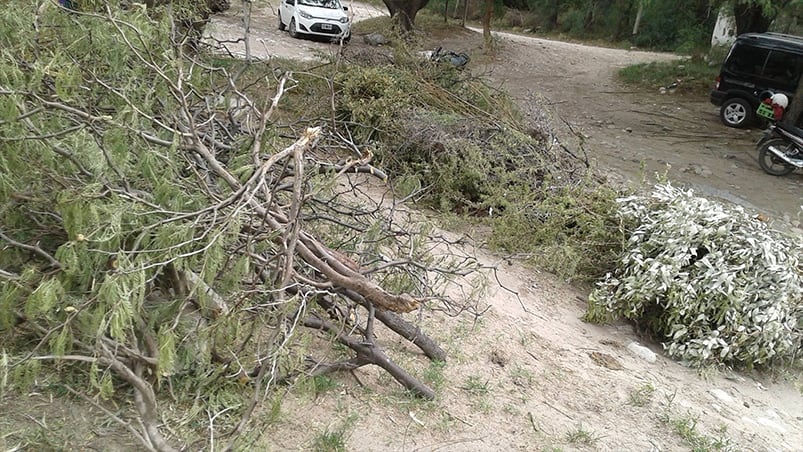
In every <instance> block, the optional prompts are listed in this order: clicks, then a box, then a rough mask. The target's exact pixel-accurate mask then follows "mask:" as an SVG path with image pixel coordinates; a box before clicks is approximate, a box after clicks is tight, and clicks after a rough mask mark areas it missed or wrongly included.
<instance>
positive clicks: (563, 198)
mask: <svg viewBox="0 0 803 452" xmlns="http://www.w3.org/2000/svg"><path fill="white" fill-rule="evenodd" d="M394 56H395V61H396V63H395V64H393V65H389V64H386V65H380V66H370V65H368V66H353V67H350V68H347V69H346V70H344V71H343V72H342V73H340V74H338V76H337V80H338V81H339V83H340V87H341V88H340V89H339V92H340V93H341V94H342V95H341V96H338V98H337V103H338V104H337V105H338V111H339V114H340V115H341V116H342V117H343V118H344V119H346V120H347V121H349V122H351V123H353V124H354V125H353V130H354V131H355V135H357V136H360V137H364V138H366V139H371V140H374V141H375V142H376V152H375V154H376V157H377V162H378V164H379V165H380V166H382V167H383V168H385V169H386V170H387V171H389V173H391V174H394V185H396V187H397V189H398V190H399V191H400V193H401V194H403V195H405V196H406V195H412V196H416V197H417V199H419V200H420V201H422V202H423V203H425V204H426V205H428V206H431V207H433V208H435V209H438V210H439V211H442V212H451V213H457V214H460V215H470V216H474V217H479V218H483V219H484V220H483V221H484V222H487V223H488V224H489V225H491V226H492V230H493V232H492V236H491V241H490V243H491V245H492V246H494V247H496V248H498V249H503V250H505V251H508V252H513V253H528V254H530V255H532V256H533V262H535V263H536V264H538V265H539V266H541V267H542V268H545V269H547V270H550V271H555V272H557V273H559V274H560V275H561V276H563V277H565V278H567V279H570V278H574V277H582V278H586V277H596V276H600V275H602V274H604V273H605V271H608V270H609V269H610V268H611V264H612V263H613V260H614V256H615V255H616V253H617V251H618V250H619V249H620V247H621V242H622V239H621V234H620V229H619V227H618V226H619V225H618V222H617V220H616V219H615V209H616V206H615V203H614V199H615V196H616V194H615V192H613V191H612V190H610V189H607V188H605V187H603V186H599V184H598V183H597V182H595V181H594V180H593V179H592V178H590V177H588V178H586V176H585V174H586V171H585V169H584V168H583V169H581V165H582V162H580V161H579V160H576V159H575V158H573V157H570V156H569V155H568V154H566V153H564V152H563V150H562V149H561V148H559V147H558V146H556V145H551V144H550V143H549V140H548V138H547V137H544V136H540V135H538V134H535V133H528V132H526V130H527V129H526V126H525V125H524V123H523V121H522V120H521V119H520V115H519V114H518V113H517V112H516V111H515V109H514V108H513V107H512V106H511V102H510V99H509V98H507V97H506V96H505V95H502V94H500V93H497V92H495V91H493V90H491V89H490V88H489V87H487V86H485V85H484V84H482V83H481V82H480V81H479V80H476V79H473V78H470V77H469V76H468V74H464V73H462V72H460V71H458V70H455V69H454V68H452V67H451V66H448V65H439V64H431V63H428V62H423V63H422V61H421V60H420V57H419V56H415V55H411V54H410V53H408V52H407V51H406V50H405V49H404V48H397V49H396V50H395V54H394ZM567 172H571V173H573V174H574V175H573V176H570V177H568V178H567V177H565V176H560V177H554V175H563V174H565V173H567ZM416 191H418V192H420V193H421V195H418V193H417V192H416ZM412 282H413V283H414V281H412ZM393 286H394V287H398V288H399V289H400V290H403V289H404V287H403V286H400V285H397V284H393Z"/></svg>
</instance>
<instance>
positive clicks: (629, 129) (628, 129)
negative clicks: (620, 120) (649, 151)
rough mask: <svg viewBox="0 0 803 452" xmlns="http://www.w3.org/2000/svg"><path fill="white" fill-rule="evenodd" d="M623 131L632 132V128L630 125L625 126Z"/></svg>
mask: <svg viewBox="0 0 803 452" xmlns="http://www.w3.org/2000/svg"><path fill="white" fill-rule="evenodd" d="M625 132H627V133H633V129H632V128H630V127H627V128H625Z"/></svg>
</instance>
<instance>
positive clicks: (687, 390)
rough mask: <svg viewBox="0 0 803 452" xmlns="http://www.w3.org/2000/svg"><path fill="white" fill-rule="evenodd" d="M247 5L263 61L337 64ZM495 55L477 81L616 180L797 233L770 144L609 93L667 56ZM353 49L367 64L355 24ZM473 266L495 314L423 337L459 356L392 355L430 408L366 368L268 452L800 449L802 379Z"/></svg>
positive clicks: (533, 50)
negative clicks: (724, 365)
mask: <svg viewBox="0 0 803 452" xmlns="http://www.w3.org/2000/svg"><path fill="white" fill-rule="evenodd" d="M272 1H274V2H275V1H276V0H272ZM255 5H257V6H256V10H255V11H254V15H253V18H252V33H253V36H252V39H253V41H252V44H251V49H252V52H254V53H256V54H258V55H259V56H260V57H263V58H269V57H272V56H281V57H293V58H305V59H306V58H316V57H320V56H326V55H335V54H336V53H337V51H338V49H337V47H336V46H334V45H331V44H329V43H324V42H315V41H309V40H294V39H291V38H289V37H288V36H287V35H286V33H280V32H278V30H276V24H275V22H276V20H277V19H276V16H275V13H274V12H273V11H274V9H273V8H272V7H271V6H270V4H267V5H266V3H264V2H263V3H255ZM351 11H352V12H354V13H355V14H357V19H359V18H361V17H367V16H370V15H376V14H386V13H385V12H384V11H382V10H378V9H376V8H372V7H370V6H366V5H360V4H353V5H352V7H351ZM239 14H240V12H239V11H237V10H236V9H232V10H231V11H229V12H228V13H227V14H226V15H225V16H221V17H218V18H216V20H215V21H214V23H213V26H212V27H211V28H210V33H211V34H212V35H213V36H216V37H226V36H229V37H231V35H234V36H236V35H237V33H240V34H241V33H242V32H241V31H238V27H239V24H240V23H241V19H240V16H239ZM497 41H498V43H499V49H500V50H499V53H498V54H497V56H496V57H495V58H493V59H492V60H489V59H488V58H475V61H486V62H485V63H482V64H480V63H474V62H472V63H471V64H472V68H471V69H472V70H473V71H475V72H476V73H483V74H485V76H486V77H488V78H489V80H491V81H492V82H493V83H496V84H498V85H499V86H500V87H502V88H504V89H506V90H508V91H509V92H510V93H511V94H512V95H513V96H514V97H515V98H516V99H517V101H518V102H519V103H520V104H521V105H522V106H523V107H525V109H526V106H527V105H528V104H529V103H531V102H534V101H535V102H541V103H543V104H544V105H546V106H547V107H548V110H549V111H550V112H551V114H552V115H553V116H554V124H555V127H556V128H558V129H559V130H560V131H561V133H562V136H563V138H564V139H565V141H566V142H567V143H568V144H570V145H571V144H573V145H575V146H580V145H581V146H582V147H583V149H584V150H585V152H586V153H587V154H588V156H589V159H590V160H591V161H592V162H594V164H595V165H596V167H597V168H598V169H600V170H601V171H602V172H604V173H605V174H607V175H608V176H609V177H611V178H612V179H613V180H614V181H617V182H620V183H625V184H627V183H638V182H639V181H641V180H642V179H643V178H647V179H648V180H649V179H653V178H654V175H655V174H656V173H660V174H666V176H667V177H668V179H669V180H670V181H672V182H673V183H674V184H676V185H683V186H687V187H691V188H694V189H695V190H696V191H697V192H698V193H701V194H704V195H707V196H709V197H716V198H720V199H723V200H726V201H729V202H734V203H738V204H741V205H743V206H744V207H745V208H746V209H747V210H748V211H751V212H755V213H762V214H764V215H766V216H769V217H770V218H772V219H773V221H775V222H776V223H775V224H776V226H778V227H780V228H783V229H787V230H788V229H792V230H794V231H797V232H800V231H799V229H797V228H799V226H800V223H799V218H798V213H799V212H800V205H801V196H800V195H801V189H802V188H803V176H801V175H798V174H793V175H791V176H788V177H784V178H776V177H772V176H769V175H766V174H764V173H763V172H762V171H761V169H760V168H759V167H758V164H757V162H756V160H755V156H754V154H755V152H754V146H753V143H754V142H755V140H756V139H757V138H758V136H759V135H760V131H758V130H748V131H740V130H734V129H729V128H726V127H725V126H723V125H721V124H720V122H719V119H718V116H717V109H716V108H715V107H714V106H712V105H710V104H709V103H708V100H707V98H699V99H697V98H689V97H681V96H679V95H676V94H673V93H671V92H670V93H666V94H660V93H659V90H658V88H659V87H655V90H654V92H647V93H645V92H635V91H632V90H628V89H626V88H623V87H622V86H620V85H619V84H618V83H617V82H616V80H615V77H614V74H615V71H616V70H617V69H618V68H620V67H623V66H626V65H630V64H634V63H637V62H647V61H656V60H665V59H668V58H675V56H673V55H668V54H658V53H649V52H638V51H627V50H617V49H607V48H598V47H589V46H584V45H577V44H569V43H563V42H556V41H548V40H543V39H536V38H533V37H528V36H517V35H511V34H504V33H499V34H497ZM481 42H482V39H481V36H480V35H479V34H478V33H477V32H476V31H472V30H466V31H465V32H464V33H461V34H458V35H455V36H451V37H450V38H448V39H445V40H442V41H441V42H438V43H436V44H438V45H442V46H443V47H444V48H446V49H451V50H455V51H465V52H468V53H469V54H472V55H480V54H481V48H480V46H481ZM350 46H351V47H352V48H355V49H356V48H360V47H364V48H368V47H367V44H365V43H363V42H362V39H361V36H360V34H359V25H357V27H356V29H355V36H354V39H353V40H352V43H351V44H350ZM232 49H233V52H235V53H236V52H240V53H241V54H242V52H243V48H242V47H240V48H239V50H238V49H236V48H234V47H232ZM422 50H426V49H422ZM670 82H672V81H671V80H670V81H667V83H670ZM563 121H565V122H567V123H568V124H570V125H571V128H572V129H574V131H576V132H578V133H579V136H580V137H581V138H577V137H575V136H574V135H573V134H572V133H571V132H570V131H569V128H568V127H567V126H565V125H563ZM476 253H477V254H478V256H479V257H480V259H481V260H482V261H483V262H484V263H485V264H486V265H488V266H492V267H495V268H496V269H497V272H496V276H495V277H496V278H498V281H499V282H501V284H500V285H496V284H494V285H492V286H491V288H490V290H489V293H488V295H487V297H486V298H485V302H486V303H487V305H488V307H489V308H490V309H489V310H488V312H487V313H486V314H485V315H483V316H482V317H481V318H480V319H479V320H477V321H474V320H473V319H466V318H460V317H458V318H450V317H444V316H438V315H436V314H432V313H426V314H423V319H422V325H423V327H424V329H425V330H426V331H429V332H431V333H432V334H433V336H434V337H435V338H436V339H438V340H440V341H441V343H442V344H443V345H444V348H446V349H447V351H448V352H449V356H450V360H449V362H448V363H447V365H446V366H445V367H444V368H436V369H433V368H431V367H430V368H426V367H425V366H424V367H420V366H421V365H420V364H416V363H420V362H421V361H423V360H422V357H421V356H420V354H419V353H416V352H415V351H413V350H412V349H411V348H410V347H409V346H408V345H406V344H402V343H394V344H387V346H388V347H389V348H390V349H391V351H392V353H393V355H394V359H396V360H398V361H399V362H401V363H403V364H406V365H409V366H411V367H412V368H415V367H416V366H417V365H418V366H419V372H420V373H421V375H424V376H425V379H426V380H427V381H430V382H432V384H433V385H434V386H436V388H437V389H438V399H437V400H436V401H435V402H431V403H424V402H421V401H416V400H414V399H411V398H409V397H408V396H406V395H404V394H403V392H402V391H401V390H400V388H398V387H397V385H396V384H395V382H394V381H393V380H392V379H389V378H388V377H387V376H386V375H383V374H381V373H380V372H378V371H376V370H375V369H364V368H363V369H359V370H358V371H356V372H355V374H354V376H350V375H343V376H340V377H338V378H337V382H336V387H335V389H332V390H329V391H326V392H324V393H321V394H316V395H314V396H310V395H305V394H293V393H291V394H290V395H288V397H287V398H286V399H285V402H284V404H283V407H282V411H283V415H282V421H281V422H279V423H278V424H276V425H274V426H273V427H271V428H270V429H269V430H268V431H266V432H265V435H264V441H265V443H264V448H266V449H270V450H307V449H311V448H313V447H317V445H320V444H321V443H320V441H321V440H322V439H326V438H329V439H332V438H333V437H335V438H337V437H338V435H339V438H341V439H343V440H344V441H345V442H346V449H347V450H355V451H363V450H365V451H376V450H399V451H418V450H421V451H435V450H438V451H495V450H513V449H515V450H528V451H529V450H607V451H631V450H641V451H674V450H692V449H694V450H739V451H746V450H754V451H765V450H784V451H787V450H788V451H792V450H803V396H802V395H801V394H802V393H801V391H803V387H801V376H800V375H797V374H794V373H792V372H791V371H789V372H784V371H781V372H778V373H777V374H775V375H766V374H746V373H739V372H733V371H728V370H719V371H708V372H705V373H703V374H701V373H700V372H698V371H695V370H692V369H688V368H686V367H683V366H681V365H679V364H678V363H675V362H673V361H671V360H669V359H667V358H665V357H663V356H662V355H661V347H660V345H659V344H655V343H651V342H649V341H648V340H646V339H644V338H641V337H639V336H638V335H637V334H635V333H634V331H633V329H632V328H631V327H630V326H629V325H626V324H617V325H606V326H597V325H590V324H587V323H584V322H582V320H581V317H582V315H583V312H584V309H585V301H584V300H585V297H586V295H587V292H586V290H587V289H583V288H575V287H572V286H569V285H566V284H564V283H562V282H561V281H559V280H557V279H556V278H554V277H553V276H551V275H548V274H544V273H538V272H536V271H533V270H532V269H528V268H524V267H522V266H520V265H518V264H516V263H515V262H507V261H505V260H503V259H500V258H499V257H498V256H493V255H491V254H489V253H487V252H485V251H483V250H482V249H478V250H476ZM492 279H493V278H492ZM634 343H637V344H641V345H643V346H645V347H647V348H648V349H650V350H652V351H653V352H655V354H656V355H655V356H654V357H653V356H651V355H650V354H649V353H645V352H644V349H638V348H634V347H633V344H634ZM631 349H634V350H635V351H633V350H631ZM639 350H641V351H639Z"/></svg>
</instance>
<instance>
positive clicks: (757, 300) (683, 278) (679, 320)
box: [586, 184, 803, 367]
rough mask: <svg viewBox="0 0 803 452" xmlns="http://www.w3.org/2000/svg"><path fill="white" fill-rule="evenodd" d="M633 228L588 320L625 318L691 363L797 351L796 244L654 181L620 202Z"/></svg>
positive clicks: (767, 358) (739, 361)
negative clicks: (647, 193)
mask: <svg viewBox="0 0 803 452" xmlns="http://www.w3.org/2000/svg"><path fill="white" fill-rule="evenodd" d="M619 202H620V205H621V209H620V213H621V215H622V217H623V219H624V220H625V221H626V222H628V224H634V225H636V226H635V228H634V230H633V231H632V234H631V236H630V239H629V242H628V246H627V249H626V251H625V253H624V255H623V256H622V258H621V260H620V262H619V268H618V269H617V270H616V271H615V272H614V273H612V274H608V275H607V276H606V277H605V279H604V280H603V281H601V282H600V283H598V287H597V289H596V290H595V291H594V292H593V293H592V294H591V296H590V297H589V310H588V312H587V314H586V318H587V319H588V320H592V321H598V320H602V319H604V318H606V317H610V316H622V317H625V318H627V319H631V320H634V321H636V322H638V323H639V324H640V325H641V326H642V327H644V328H646V329H647V330H648V331H649V332H651V333H652V334H654V335H655V336H656V337H657V338H658V339H660V340H663V341H665V342H664V348H665V349H666V352H667V353H668V354H669V356H671V357H673V358H677V359H680V360H683V361H685V362H688V363H690V364H693V365H704V364H719V363H725V364H736V365H742V366H746V367H751V366H753V365H767V364H771V363H773V362H775V361H778V360H784V359H794V358H796V357H797V356H798V355H799V353H800V350H801V340H802V339H803V334H801V333H802V332H803V331H802V328H803V305H801V299H802V298H803V288H802V287H801V277H800V274H799V270H798V266H799V251H798V249H799V248H797V247H796V246H792V244H790V243H789V239H788V238H786V237H784V236H783V235H781V234H780V233H777V232H775V231H772V230H770V229H769V228H768V227H767V225H766V224H765V223H763V222H761V221H759V220H757V219H754V218H752V217H750V216H749V215H748V214H746V213H745V212H744V210H743V209H742V208H741V207H731V206H725V205H723V204H721V203H718V202H715V201H710V200H707V199H704V198H700V197H695V196H694V195H693V194H692V192H691V191H682V190H679V189H676V188H673V187H672V186H670V185H668V184H667V185H659V186H657V187H656V188H655V190H654V192H653V194H652V197H651V198H642V197H629V198H624V199H620V200H619Z"/></svg>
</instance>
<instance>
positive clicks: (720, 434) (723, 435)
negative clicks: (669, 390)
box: [658, 393, 733, 452]
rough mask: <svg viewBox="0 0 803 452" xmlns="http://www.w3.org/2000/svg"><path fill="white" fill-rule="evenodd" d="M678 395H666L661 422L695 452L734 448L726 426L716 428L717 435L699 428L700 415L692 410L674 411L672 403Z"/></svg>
mask: <svg viewBox="0 0 803 452" xmlns="http://www.w3.org/2000/svg"><path fill="white" fill-rule="evenodd" d="M676 395H677V393H673V394H669V395H665V396H664V401H663V410H662V411H661V412H660V413H659V414H658V420H659V421H660V422H661V423H663V424H665V425H667V426H669V427H670V428H671V429H672V431H673V432H674V433H675V434H676V435H678V436H679V437H681V438H682V439H683V440H684V441H685V442H686V444H687V445H688V446H689V447H691V450H692V451H693V452H709V451H711V452H713V451H730V450H733V444H732V442H731V439H730V437H728V434H727V433H728V432H727V428H726V427H725V426H720V427H719V428H718V429H716V435H709V434H706V433H705V432H702V431H700V429H699V428H698V425H697V422H698V420H699V416H697V415H694V414H692V413H690V412H686V413H684V414H679V413H676V412H674V410H673V409H672V404H673V403H674V401H675V396H676Z"/></svg>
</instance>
